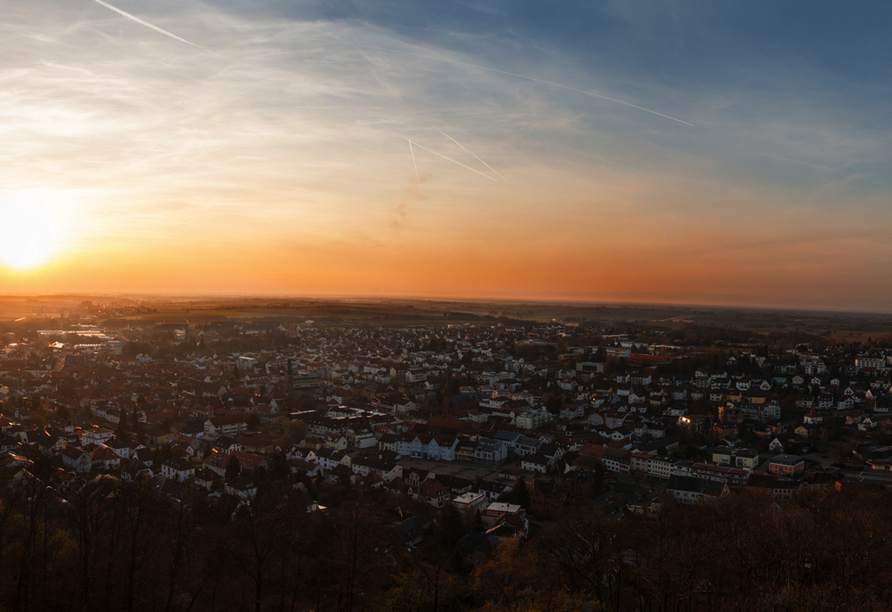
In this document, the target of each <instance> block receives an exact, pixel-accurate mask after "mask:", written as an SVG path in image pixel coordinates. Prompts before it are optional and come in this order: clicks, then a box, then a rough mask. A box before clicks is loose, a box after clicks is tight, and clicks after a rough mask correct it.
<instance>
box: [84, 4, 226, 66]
mask: <svg viewBox="0 0 892 612" xmlns="http://www.w3.org/2000/svg"><path fill="white" fill-rule="evenodd" d="M94 1H95V2H96V3H97V4H101V5H102V6H104V7H105V8H107V9H110V10H112V11H114V12H116V13H118V14H119V15H123V16H124V17H126V18H127V19H130V20H131V21H135V22H136V23H138V24H140V25H144V26H146V27H147V28H151V29H152V30H155V31H156V32H160V33H161V34H164V35H165V36H168V37H170V38H173V39H174V40H178V41H180V42H183V43H186V44H187V45H191V46H193V47H195V48H196V49H201V50H202V51H207V52H208V53H213V54H214V55H216V53H214V52H213V51H211V50H210V49H205V48H204V47H202V46H201V45H196V44H195V43H194V42H189V41H188V40H186V39H185V38H180V37H179V36H177V35H176V34H172V33H170V32H168V31H167V30H164V29H161V28H159V27H158V26H156V25H155V24H152V23H149V22H148V21H146V20H144V19H140V18H139V17H137V16H136V15H131V14H130V13H128V12H127V11H122V10H121V9H119V8H118V7H116V6H112V5H111V4H109V3H108V2H103V1H102V0H94Z"/></svg>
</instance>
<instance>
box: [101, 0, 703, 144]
mask: <svg viewBox="0 0 892 612" xmlns="http://www.w3.org/2000/svg"><path fill="white" fill-rule="evenodd" d="M96 1H97V2H99V0H96ZM313 40H316V41H317V42H327V43H331V42H336V43H337V44H339V45H348V46H351V47H362V48H364V49H374V50H376V51H384V52H386V53H401V54H403V55H414V56H415V57H423V58H424V59H430V60H436V61H439V62H448V63H450V64H457V65H459V66H467V67H469V68H477V69H478V70H488V71H489V72H496V73H498V74H505V75H508V76H513V77H516V78H518V79H526V80H527V81H533V82H535V83H542V84H543V85H550V86H552V87H560V88H561V89H566V90H568V91H575V92H576V93H581V94H585V95H587V96H592V97H595V98H600V99H602V100H607V101H609V102H616V103H617V104H622V105H624V106H628V107H630V108H636V109H638V110H640V111H644V112H645V113H650V114H651V115H657V116H658V117H663V118H664V119H670V120H671V121H677V122H678V123H683V124H684V125H687V126H689V127H694V124H692V123H688V122H687V121H683V120H681V119H679V118H677V117H672V116H670V115H664V114H663V113H658V112H657V111H655V110H651V109H649V108H644V107H643V106H638V105H637V104H632V103H631V102H626V101H625V100H620V99H618V98H611V97H609V96H602V95H601V94H597V93H595V92H593V91H586V90H584V89H576V88H575V87H570V86H569V85H561V84H560V83H553V82H552V81H545V80H542V79H537V78H535V77H531V76H526V75H523V74H517V73H516V72H508V71H507V70H499V69H498V68H490V67H488V66H479V65H477V64H468V63H466V62H459V61H456V60H451V59H447V58H445V57H436V56H433V55H422V54H421V53H410V52H408V51H398V50H396V49H387V48H385V47H374V46H372V45H358V44H356V43H349V42H344V41H341V40H334V41H331V40H320V39H313ZM416 144H418V143H416Z"/></svg>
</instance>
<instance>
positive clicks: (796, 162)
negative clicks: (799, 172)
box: [759, 153, 852, 176]
mask: <svg viewBox="0 0 892 612" xmlns="http://www.w3.org/2000/svg"><path fill="white" fill-rule="evenodd" d="M759 155H761V156H762V157H770V158H771V159H777V160H780V161H787V162H792V163H794V164H802V165H804V166H811V167H812V168H817V169H818V170H829V171H830V172H842V173H843V174H847V175H849V176H852V173H851V172H846V171H845V170H840V169H839V168H830V167H829V166H819V165H818V164H812V163H810V162H807V161H801V160H798V159H791V158H789V157H781V156H780V155H771V154H769V153H759Z"/></svg>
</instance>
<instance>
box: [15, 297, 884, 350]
mask: <svg viewBox="0 0 892 612" xmlns="http://www.w3.org/2000/svg"><path fill="white" fill-rule="evenodd" d="M87 302H89V303H90V304H87ZM91 305H92V313H93V314H94V315H95V316H96V318H97V320H99V321H103V320H108V319H113V320H118V321H127V322H131V321H132V322H161V321H167V322H174V321H188V322H189V323H191V324H193V325H201V324H205V323H209V322H213V321H227V320H236V321H245V320H275V321H281V322H283V323H286V324H287V323H296V322H303V321H305V320H307V319H312V320H314V321H317V323H319V324H321V325H326V324H331V325H351V324H355V325H387V326H395V325H399V326H403V325H443V324H446V323H459V322H480V323H488V324H494V323H496V322H497V320H498V319H499V318H501V317H506V318H508V319H514V320H536V321H551V320H556V321H561V322H565V323H582V324H585V323H602V324H615V323H620V322H625V323H638V324H642V325H657V326H661V327H666V328H678V327H681V326H684V325H686V324H690V323H693V324H699V325H720V326H732V327H738V328H743V329H749V330H753V331H757V332H764V333H768V332H773V331H801V332H806V333H811V334H821V335H828V334H829V335H830V336H832V337H834V338H838V339H850V340H856V339H858V340H863V339H866V338H868V337H874V338H877V337H883V336H887V335H889V334H890V333H892V315H889V314H874V313H844V312H807V311H793V310H776V309H775V310H757V309H741V308H719V307H705V306H676V305H648V304H637V305H636V304H554V303H541V304H537V303H531V302H452V301H442V300H440V301H437V300H407V299H400V300H397V299H391V300H379V301H374V300H362V299H352V300H334V299H327V300H322V299H320V300H313V299H294V298H288V299H285V298H281V299H279V298H220V299H209V298H195V299H190V298H152V297H94V296H35V297H19V296H13V297H0V321H7V322H9V321H15V320H19V319H24V320H25V321H35V320H40V321H47V322H49V321H51V320H54V319H55V320H57V321H58V319H59V318H60V316H65V317H66V318H71V317H74V316H76V315H79V314H87V313H89V312H91V308H90V306H91ZM502 320H504V319H502Z"/></svg>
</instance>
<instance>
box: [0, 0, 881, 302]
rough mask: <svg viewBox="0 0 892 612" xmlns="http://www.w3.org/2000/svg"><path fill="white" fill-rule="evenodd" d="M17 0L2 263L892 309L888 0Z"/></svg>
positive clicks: (480, 294) (105, 283) (0, 227)
mask: <svg viewBox="0 0 892 612" xmlns="http://www.w3.org/2000/svg"><path fill="white" fill-rule="evenodd" d="M0 9H2V14H3V19H2V20H0V49H2V53H0V293H16V294H20V293H93V294H95V293H102V294H122V293H141V294H145V293H159V294H178V295H186V294H194V295H212V294H221V295H233V294H262V295H317V296H372V297H374V296H382V297H383V296H413V297H437V298H456V299H463V298H468V299H523V300H582V301H632V302H640V301H644V302H647V301H653V302H664V303H694V304H719V305H721V304H728V305H732V304H733V305H745V306H786V307H792V308H820V309H824V308H845V309H864V310H878V311H892V232H890V231H889V230H890V228H892V206H890V205H892V197H890V196H892V138H890V136H892V121H890V99H892V95H890V94H892V63H890V62H889V57H892V38H890V37H889V36H888V32H889V29H890V26H892V4H890V3H888V2H880V1H868V2H862V3H858V4H857V5H852V4H846V3H840V2H835V1H834V2H830V1H822V0H814V1H810V2H801V1H784V0H771V1H750V2H715V1H707V0H697V1H654V0H647V1H639V0H613V1H598V0H579V1H574V0H566V1H562V2H545V1H542V0H538V1H533V0H510V1H509V0H487V1H475V0H465V1H448V0H415V1H414V2H396V1H395V0H374V1H372V0H325V1H323V0H318V1H317V0H307V1H301V2H297V1H293V0H250V1H248V0H204V1H194V0H150V1H145V0H144V1H142V2H138V1H136V0H112V1H110V2H105V1H100V0H31V1H29V2H20V1H18V0H16V1H13V0H0Z"/></svg>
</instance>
